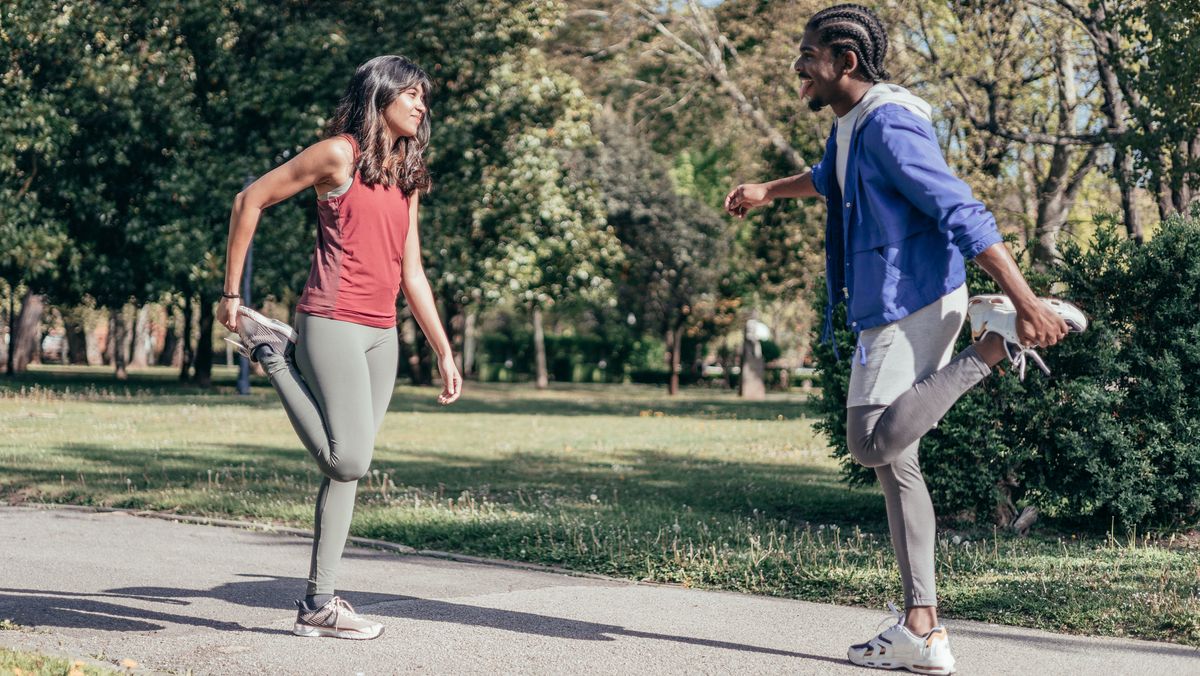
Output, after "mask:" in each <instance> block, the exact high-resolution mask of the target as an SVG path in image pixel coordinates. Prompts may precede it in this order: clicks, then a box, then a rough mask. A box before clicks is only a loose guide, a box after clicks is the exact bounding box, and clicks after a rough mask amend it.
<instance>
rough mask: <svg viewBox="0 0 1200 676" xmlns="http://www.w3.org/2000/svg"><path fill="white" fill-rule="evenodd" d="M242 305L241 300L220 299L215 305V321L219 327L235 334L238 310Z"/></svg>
mask: <svg viewBox="0 0 1200 676" xmlns="http://www.w3.org/2000/svg"><path fill="white" fill-rule="evenodd" d="M241 305H242V299H241V298H222V299H221V302H220V303H218V304H217V321H218V322H220V323H221V326H224V327H225V328H227V329H229V330H230V331H233V332H234V333H237V316H238V308H239V307H241Z"/></svg>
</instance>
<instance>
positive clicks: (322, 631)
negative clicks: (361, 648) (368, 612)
mask: <svg viewBox="0 0 1200 676" xmlns="http://www.w3.org/2000/svg"><path fill="white" fill-rule="evenodd" d="M292 634H294V635H296V636H302V637H304V638H344V639H349V640H352V641H370V640H371V639H375V638H379V637H380V636H382V635H383V627H380V628H379V631H377V632H375V633H374V634H364V633H363V632H361V631H352V630H349V629H330V628H329V627H314V626H312V625H308V624H299V623H297V624H296V625H295V626H294V627H292Z"/></svg>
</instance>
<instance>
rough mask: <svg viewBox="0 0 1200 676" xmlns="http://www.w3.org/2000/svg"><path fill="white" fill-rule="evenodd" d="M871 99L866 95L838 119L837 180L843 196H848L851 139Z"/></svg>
mask: <svg viewBox="0 0 1200 676" xmlns="http://www.w3.org/2000/svg"><path fill="white" fill-rule="evenodd" d="M869 98H871V97H870V96H869V95H864V96H863V97H862V99H861V100H860V101H859V102H858V103H857V104H856V105H855V106H854V107H853V108H851V109H850V112H848V113H846V114H845V115H843V116H841V117H839V118H838V119H837V180H838V187H839V188H841V189H842V194H843V195H845V194H846V161H847V160H848V159H849V158H850V138H851V137H852V136H854V127H855V126H856V125H857V124H858V118H859V117H860V116H861V115H862V112H863V109H864V108H865V107H866V103H867V99H869Z"/></svg>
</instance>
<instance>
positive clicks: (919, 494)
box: [846, 346, 991, 608]
mask: <svg viewBox="0 0 1200 676" xmlns="http://www.w3.org/2000/svg"><path fill="white" fill-rule="evenodd" d="M989 373H991V368H990V367H989V366H988V365H987V362H985V361H984V360H983V359H982V358H981V357H980V356H979V354H978V353H977V352H976V351H975V347H974V346H971V347H968V348H967V349H965V350H963V351H962V352H960V353H959V354H958V356H956V357H955V358H954V359H953V360H952V361H951V362H950V363H949V364H947V365H946V366H944V367H943V368H941V369H940V370H938V371H935V372H933V373H931V374H930V375H928V376H926V377H925V378H923V379H922V380H920V381H918V382H917V383H916V384H915V385H913V386H912V387H911V388H909V389H908V390H907V391H905V392H904V393H903V394H901V395H900V396H899V397H897V398H896V400H895V401H893V402H892V403H891V404H890V405H887V406H852V407H850V408H848V409H846V443H847V445H848V446H849V448H850V453H851V455H853V456H854V459H855V460H857V461H858V462H859V463H860V464H862V465H864V466H866V467H873V468H875V476H877V477H878V478H879V485H880V486H881V487H882V488H883V497H884V501H885V502H886V504H887V515H888V530H890V531H891V534H892V546H893V547H894V548H895V550H896V562H897V564H898V565H899V566H900V577H901V580H902V581H903V584H904V605H905V607H907V608H911V607H913V606H936V605H937V588H936V586H935V584H934V576H933V570H934V563H933V546H934V542H935V539H936V525H937V524H936V522H935V521H934V514H933V501H932V500H930V498H929V489H927V488H926V487H925V478H924V477H923V476H921V466H920V463H919V461H918V458H917V447H918V445H919V444H920V441H921V437H922V436H924V435H925V433H926V432H928V431H929V430H931V429H933V427H934V425H936V424H937V423H938V421H939V420H941V419H942V417H943V416H945V415H946V412H947V411H949V410H950V407H951V406H953V405H954V402H956V401H958V399H959V397H961V396H962V395H963V394H965V393H966V392H967V390H969V389H971V388H972V387H974V386H975V385H976V384H978V383H979V381H981V380H983V379H984V378H985V377H986V376H987V375H988V374H989Z"/></svg>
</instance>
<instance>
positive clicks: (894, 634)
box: [846, 622, 954, 674]
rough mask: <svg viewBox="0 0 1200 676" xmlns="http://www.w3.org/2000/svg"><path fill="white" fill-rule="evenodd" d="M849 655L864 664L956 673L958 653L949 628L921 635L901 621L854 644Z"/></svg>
mask: <svg viewBox="0 0 1200 676" xmlns="http://www.w3.org/2000/svg"><path fill="white" fill-rule="evenodd" d="M846 658H847V659H849V660H850V661H851V662H852V663H854V664H857V665H859V666H861V667H875V668H877V669H907V670H908V671H911V672H913V673H915V674H953V673H954V655H952V654H951V653H950V637H949V636H948V635H947V634H946V628H945V627H943V626H940V625H939V626H936V627H934V628H933V629H931V630H930V631H929V633H927V634H925V635H923V636H917V635H915V634H913V633H912V632H911V631H909V630H908V628H907V627H905V626H904V623H903V622H897V623H896V624H893V625H892V626H891V627H888V628H887V629H885V630H884V631H883V633H881V634H879V635H878V636H876V637H875V638H873V639H871V640H870V641H867V642H866V643H859V644H858V645H852V646H850V649H849V650H847V651H846Z"/></svg>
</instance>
